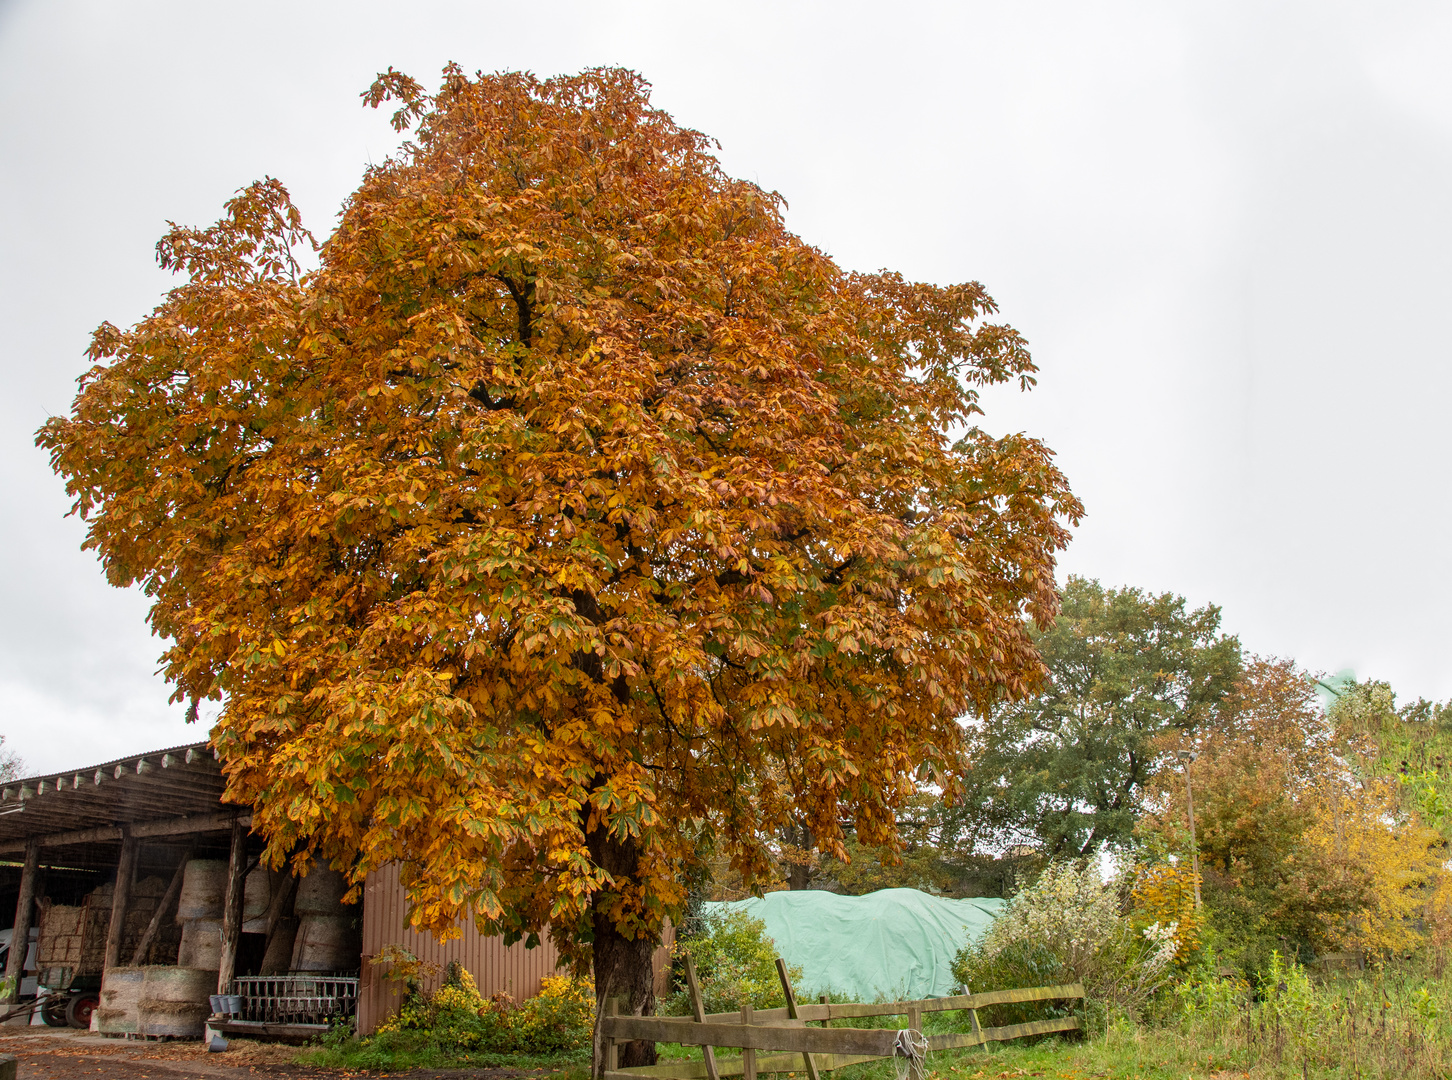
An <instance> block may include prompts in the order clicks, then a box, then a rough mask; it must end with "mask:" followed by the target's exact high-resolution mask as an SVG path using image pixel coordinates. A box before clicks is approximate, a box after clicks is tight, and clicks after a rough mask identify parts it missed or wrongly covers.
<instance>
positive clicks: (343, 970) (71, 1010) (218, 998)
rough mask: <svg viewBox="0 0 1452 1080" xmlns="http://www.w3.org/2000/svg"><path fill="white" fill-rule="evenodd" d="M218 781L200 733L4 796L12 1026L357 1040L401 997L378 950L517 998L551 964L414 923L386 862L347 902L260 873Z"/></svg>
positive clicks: (338, 884) (2, 893) (1, 853)
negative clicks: (343, 1030)
mask: <svg viewBox="0 0 1452 1080" xmlns="http://www.w3.org/2000/svg"><path fill="white" fill-rule="evenodd" d="M225 786H226V785H225V780H224V778H223V776H222V771H221V768H220V766H219V764H218V762H217V760H216V757H215V755H214V753H213V751H212V750H211V748H210V746H208V744H206V743H195V744H192V745H189V746H177V747H172V748H170V749H167V750H159V751H155V752H152V753H147V754H138V755H136V756H134V757H127V758H122V759H119V760H116V761H108V762H103V763H101V764H98V765H88V766H86V767H84V768H78V769H73V770H68V771H66V772H63V773H48V774H44V775H40V776H33V777H28V778H26V779H23V780H16V781H12V782H10V783H9V784H6V785H4V787H3V788H0V941H7V940H8V941H24V940H26V939H33V940H34V942H35V947H34V948H32V949H30V950H22V949H10V950H9V952H8V954H7V958H6V961H5V963H6V968H5V974H6V977H7V978H8V979H9V982H7V983H6V984H5V985H6V993H7V994H8V996H9V998H10V1004H9V1005H7V1006H6V1011H13V1010H16V1009H18V1010H19V1011H18V1012H16V1015H14V1016H13V1017H12V1018H11V1019H10V1020H9V1021H8V1022H9V1023H12V1024H13V1023H32V1022H33V1023H49V1024H54V1025H62V1024H67V1023H69V1024H70V1025H72V1026H85V1027H90V1028H91V1029H92V1030H95V1031H99V1032H101V1033H103V1034H109V1035H117V1036H132V1037H136V1036H153V1037H179V1038H200V1037H201V1036H202V1034H203V1032H204V1030H205V1029H206V1028H207V1027H209V1026H210V1027H211V1028H213V1029H215V1030H217V1031H219V1032H223V1033H230V1034H257V1035H264V1036H280V1037H299V1036H305V1035H309V1034H314V1033H317V1032H320V1031H323V1030H326V1028H327V1026H328V1025H329V1024H330V1023H332V1022H334V1021H336V1020H338V1019H341V1018H348V1017H352V1018H354V1019H355V1021H356V1023H357V1026H358V1029H359V1031H360V1032H363V1033H367V1032H369V1031H371V1030H373V1028H374V1027H376V1026H377V1024H378V1023H379V1022H381V1021H382V1020H383V1019H384V1018H386V1017H387V1015H389V1013H390V1012H391V1011H392V1009H393V1008H394V1007H396V1003H397V999H398V993H397V988H396V987H394V986H393V985H392V984H391V983H390V982H389V981H388V980H387V978H386V977H385V976H386V972H385V971H383V970H381V969H380V968H379V967H377V966H376V965H373V964H371V963H370V962H369V961H370V960H371V959H372V958H373V957H374V956H375V955H377V954H378V953H379V951H380V950H382V949H383V947H384V946H385V945H389V944H395V945H402V946H404V947H406V948H408V949H409V950H411V951H412V952H414V953H415V954H416V955H417V956H419V957H420V958H421V959H423V960H426V961H430V962H432V963H433V964H434V965H437V966H438V967H439V968H442V967H444V966H446V965H447V964H448V963H449V961H451V960H458V961H460V962H461V963H462V964H463V965H464V966H465V967H466V968H467V969H468V970H469V971H470V972H471V973H472V974H473V975H474V977H475V979H476V981H477V983H478V985H479V988H480V990H481V991H482V992H483V993H484V994H486V995H492V994H496V993H506V994H509V995H510V996H512V997H514V998H515V999H516V1000H520V999H523V998H526V997H530V996H532V995H533V994H535V993H536V992H538V989H539V985H540V980H541V979H542V978H543V977H545V976H547V975H550V974H553V973H554V971H555V969H556V967H557V965H558V960H559V958H558V954H557V953H556V952H555V950H554V948H553V947H552V946H551V945H550V944H549V943H548V941H545V942H542V943H540V944H539V945H537V946H536V947H535V948H532V949H530V948H526V947H525V944H524V943H523V942H520V943H517V944H515V945H512V946H509V947H506V946H505V945H504V944H503V942H502V941H501V940H500V939H499V938H497V937H484V936H482V935H480V934H479V933H478V932H477V930H475V928H474V927H473V925H472V924H466V925H463V926H461V927H460V935H459V936H458V937H455V938H453V939H451V940H449V941H447V942H442V943H441V942H439V941H437V940H436V939H435V938H433V937H432V936H431V935H429V934H427V933H422V932H418V931H414V930H412V929H411V928H409V927H408V923H407V904H406V901H405V897H404V893H403V889H402V887H401V885H400V884H399V878H398V873H397V868H396V867H388V868H385V869H384V870H383V871H381V872H379V873H375V874H371V875H370V876H369V877H368V879H367V880H366V882H365V883H364V888H363V890H362V898H361V900H360V901H359V902H357V903H351V904H350V903H344V894H345V893H346V891H347V884H346V881H345V879H344V878H343V876H342V875H341V874H339V873H337V872H336V871H333V870H329V869H327V868H323V867H314V869H313V870H312V871H311V872H309V873H308V874H307V875H306V876H305V877H303V878H301V879H298V878H295V877H294V876H293V875H292V874H291V873H290V872H289V871H288V870H285V869H284V870H281V871H276V870H272V869H270V868H268V867H266V866H263V865H261V863H260V856H261V853H262V848H263V841H262V838H261V837H259V836H255V835H253V834H252V832H251V829H250V826H251V818H250V815H249V814H248V812H247V809H246V808H245V807H237V806H232V805H229V804H227V803H225V802H224V801H223V792H224V789H225ZM5 930H8V934H6V933H4V932H3V931H5ZM658 958H659V959H660V960H661V961H663V960H664V950H662V951H661V953H660V954H658ZM22 968H23V970H22Z"/></svg>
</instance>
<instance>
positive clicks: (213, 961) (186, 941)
mask: <svg viewBox="0 0 1452 1080" xmlns="http://www.w3.org/2000/svg"><path fill="white" fill-rule="evenodd" d="M176 963H177V967H182V968H204V969H206V970H208V971H211V972H212V973H213V974H214V975H215V973H216V971H217V969H218V968H219V967H221V966H222V920H221V919H188V920H187V921H186V922H185V923H184V924H182V936H181V948H180V949H179V950H178V951H177V956H176Z"/></svg>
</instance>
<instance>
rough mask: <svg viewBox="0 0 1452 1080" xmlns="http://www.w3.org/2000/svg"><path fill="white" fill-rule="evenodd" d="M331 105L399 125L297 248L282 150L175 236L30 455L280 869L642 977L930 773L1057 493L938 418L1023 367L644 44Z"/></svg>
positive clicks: (1000, 683) (1043, 477)
mask: <svg viewBox="0 0 1452 1080" xmlns="http://www.w3.org/2000/svg"><path fill="white" fill-rule="evenodd" d="M365 99H366V100H367V102H368V103H371V104H373V105H378V104H380V103H382V102H383V101H386V100H393V101H396V102H397V103H398V107H399V111H398V113H397V114H396V115H395V117H394V122H395V126H396V127H398V128H399V129H401V130H407V129H411V136H410V139H411V141H409V142H407V143H405V144H404V146H403V148H402V149H401V150H400V152H399V153H398V154H396V155H395V156H394V157H392V158H391V159H389V160H387V161H385V162H384V163H382V164H379V165H377V166H374V167H371V168H369V169H368V171H367V172H366V174H365V176H364V178H363V181H362V183H361V185H360V186H359V188H358V189H357V191H355V192H354V193H353V194H352V195H351V196H350V197H349V198H348V200H347V202H346V204H345V205H344V207H343V210H342V212H341V215H340V218H339V221H338V225H337V228H336V231H335V232H334V233H333V234H332V236H331V237H329V238H328V239H327V241H326V242H325V243H323V244H322V245H321V246H320V247H319V248H318V249H317V256H316V258H317V264H316V269H313V270H310V271H308V272H306V273H304V272H303V271H302V269H301V268H300V263H299V259H298V258H296V257H295V253H298V252H299V251H301V253H302V255H303V256H309V243H310V236H309V234H308V233H306V232H305V231H304V229H303V226H302V223H301V220H300V217H299V214H298V212H297V210H296V209H295V208H294V207H293V206H292V205H291V203H290V202H289V200H288V197H287V193H286V191H285V190H284V188H283V187H282V185H281V184H279V183H277V182H276V181H273V180H267V181H263V182H259V183H257V184H254V185H252V186H251V187H249V188H247V189H245V190H244V191H242V192H241V193H239V195H238V196H237V197H236V198H235V199H233V200H232V201H231V202H230V203H228V205H227V209H226V214H225V216H224V217H223V218H222V219H221V220H220V221H219V222H218V223H217V224H216V225H215V226H213V227H210V228H205V229H190V228H183V227H175V226H174V227H173V228H172V229H171V231H170V232H168V233H167V235H166V236H165V238H164V239H163V240H162V241H161V243H160V245H159V248H158V250H159V256H160V260H161V263H162V265H163V266H165V267H168V268H170V269H172V270H175V271H178V272H179V273H180V274H181V275H182V280H181V282H180V283H179V284H178V286H177V287H176V288H175V289H174V290H172V291H171V292H170V293H168V294H167V296H166V297H165V299H164V300H163V302H162V303H161V305H160V306H159V307H158V308H157V309H156V310H155V311H154V312H153V313H152V314H151V315H150V316H148V317H147V318H145V319H143V320H142V321H141V322H139V323H138V324H137V325H135V326H134V327H132V328H131V329H129V330H120V329H117V328H115V327H113V326H110V325H103V326H102V327H101V328H100V329H99V330H98V331H97V332H96V334H95V337H94V343H93V345H92V349H91V355H92V357H93V359H94V367H92V369H91V370H90V371H89V372H88V373H87V374H86V375H85V376H84V377H83V379H82V380H81V389H80V392H79V395H78V397H77V398H76V401H75V404H74V407H73V409H72V412H71V413H70V415H69V416H65V417H57V418H55V419H53V420H52V421H50V422H49V423H48V424H47V425H46V426H45V427H44V428H43V429H42V431H41V433H40V435H39V442H40V443H41V445H43V446H44V447H46V448H48V449H49V451H50V453H51V456H52V460H53V463H54V467H55V469H56V470H57V471H58V472H59V473H60V474H62V475H63V476H64V477H65V478H66V482H67V486H68V490H69V491H70V492H71V493H72V495H73V496H74V499H75V509H76V511H77V512H79V513H80V514H81V515H82V516H83V517H85V518H86V520H87V522H88V526H89V533H88V541H87V543H88V545H89V546H90V547H92V548H94V549H95V550H96V551H98V552H99V553H100V556H101V558H102V559H103V560H104V564H105V567H106V570H107V573H108V575H109V577H110V580H111V581H112V582H113V583H115V584H117V585H130V584H133V583H138V582H139V583H140V584H141V585H142V587H143V588H144V589H145V590H146V592H147V594H148V595H149V596H150V598H151V601H152V607H151V615H150V618H151V623H152V626H153V627H154V629H155V631H156V632H157V633H158V634H160V635H162V636H163V637H164V638H166V639H169V647H168V648H167V650H166V652H165V654H164V657H163V661H164V664H165V671H166V674H167V677H168V678H169V679H170V680H171V681H172V683H173V684H174V685H175V688H176V694H177V695H178V699H179V700H189V701H192V702H196V701H199V700H203V699H213V700H218V701H220V702H221V714H220V718H219V719H218V721H217V723H216V726H215V727H214V728H213V730H212V739H213V741H214V744H215V746H216V747H217V749H218V751H219V752H220V754H221V757H222V760H223V762H224V764H225V769H226V775H227V778H228V795H229V797H230V798H232V799H234V800H237V801H240V802H242V803H247V804H250V805H251V806H253V807H254V818H253V820H254V827H255V828H256V829H257V830H259V831H261V832H262V833H263V834H265V835H266V837H267V838H268V841H269V844H270V847H269V851H270V853H271V855H272V856H273V857H274V858H282V857H285V856H287V855H288V854H289V853H294V852H302V853H303V854H302V855H299V856H295V857H298V858H302V859H304V860H306V859H307V858H309V857H312V858H320V859H324V860H328V861H330V862H332V863H333V864H334V865H337V866H340V867H342V868H344V869H346V870H347V871H348V872H349V873H350V874H351V875H352V876H353V880H355V881H358V880H361V878H362V876H363V875H364V874H366V873H367V872H368V871H370V870H372V869H375V868H377V867H379V866H382V865H384V864H386V863H388V862H391V861H397V862H399V863H400V864H401V865H402V868H403V881H404V882H405V884H406V886H407V889H408V892H409V897H410V899H411V902H412V904H413V917H414V919H415V920H416V922H417V923H418V924H419V925H422V926H424V927H428V928H431V929H434V930H436V931H439V932H442V933H447V932H448V931H449V929H450V928H451V927H453V926H454V925H455V924H456V921H457V920H458V919H460V918H461V917H467V916H470V915H472V917H475V918H477V920H478V921H479V924H480V925H481V927H482V928H483V929H485V930H486V931H490V932H501V933H505V934H531V933H534V932H541V931H543V930H544V929H545V928H548V929H549V931H550V932H551V933H552V934H553V936H554V939H555V940H556V941H557V942H558V943H559V944H560V945H561V946H562V947H563V948H564V949H565V950H566V951H567V952H568V953H570V954H571V955H573V956H575V957H576V958H577V959H579V960H580V961H581V962H584V961H585V960H587V959H589V958H591V957H593V963H594V971H595V976H596V986H597V990H598V992H599V993H600V994H602V995H603V994H606V993H610V994H625V995H628V996H629V998H630V1002H631V1007H632V1008H633V1009H634V1010H635V1011H637V1012H639V1011H642V1010H645V1009H649V1008H650V1005H651V1002H650V978H649V958H650V953H651V950H652V947H653V945H654V944H655V943H656V941H657V940H658V934H659V931H660V927H661V923H662V919H663V918H665V917H666V916H667V915H668V914H669V913H670V912H672V911H674V910H677V909H678V908H679V906H680V905H681V904H682V901H683V899H684V896H683V888H682V885H681V882H682V880H683V873H684V871H685V870H686V869H688V868H689V867H690V866H691V865H692V864H693V863H695V862H696V861H697V860H699V859H700V858H702V855H703V853H704V852H706V851H710V850H715V851H716V852H718V853H723V852H724V853H725V854H727V855H728V856H729V858H730V859H731V860H732V863H733V865H734V866H735V867H736V868H737V869H738V870H739V871H741V872H742V873H743V874H745V875H746V876H747V877H748V879H749V878H751V877H752V876H753V875H763V874H767V873H770V872H771V868H772V862H773V859H772V855H773V851H772V846H773V844H774V838H775V837H777V836H779V835H780V834H781V833H782V831H783V830H784V829H786V828H789V827H797V828H804V829H807V830H809V831H810V834H811V836H812V837H813V838H814V844H815V845H816V846H817V847H819V848H820V849H822V850H825V851H828V852H835V853H838V854H840V853H841V851H842V838H843V830H844V825H845V826H847V827H850V828H851V829H852V830H853V832H854V834H855V836H856V838H857V839H858V840H859V841H861V842H863V843H869V844H879V845H883V844H892V843H893V842H894V839H895V837H894V829H895V825H894V821H895V811H896V809H897V808H898V806H899V804H900V803H901V802H902V801H903V800H904V799H905V798H906V797H908V796H910V795H911V794H912V793H913V791H914V785H913V783H912V778H913V777H914V775H915V774H916V773H918V772H919V770H927V771H929V772H931V773H932V774H933V775H934V776H936V777H938V778H939V780H940V782H941V783H942V784H943V785H944V786H945V787H946V788H947V790H949V791H950V792H951V791H954V790H956V786H957V783H958V773H959V771H960V769H961V767H962V757H961V752H962V744H963V736H962V731H961V729H960V727H959V724H958V718H959V717H961V716H963V715H964V714H965V713H966V712H968V711H970V710H977V711H980V712H984V711H987V710H990V709H991V708H993V707H994V706H995V705H996V704H997V703H998V702H1000V701H1002V700H1004V699H1010V698H1017V697H1021V696H1023V695H1024V694H1025V693H1027V692H1029V691H1031V690H1032V689H1033V688H1034V686H1035V685H1036V683H1037V681H1038V679H1039V677H1040V673H1041V670H1042V669H1041V666H1040V663H1039V659H1038V655H1037V653H1036V651H1035V649H1034V645H1033V642H1032V640H1031V639H1030V637H1029V634H1028V631H1027V629H1026V626H1025V618H1031V619H1033V620H1037V621H1038V622H1040V623H1044V624H1047V623H1048V622H1050V621H1051V620H1052V619H1053V617H1054V615H1055V612H1056V611H1057V607H1058V598H1057V595H1056V591H1055V587H1054V575H1053V570H1054V557H1055V552H1056V551H1057V550H1058V549H1060V548H1061V547H1062V546H1063V544H1064V543H1065V542H1066V540H1067V532H1066V529H1067V527H1068V525H1069V524H1071V523H1072V522H1074V521H1075V520H1076V519H1077V518H1078V516H1079V514H1080V512H1081V511H1080V506H1079V504H1078V502H1077V501H1076V500H1075V499H1074V497H1073V496H1072V494H1071V493H1070V490H1069V488H1068V486H1067V485H1066V482H1065V480H1064V478H1063V476H1062V475H1061V474H1060V473H1059V472H1058V471H1057V470H1056V469H1055V467H1054V465H1053V464H1052V461H1051V455H1050V453H1049V451H1048V450H1047V449H1046V448H1045V447H1044V446H1043V445H1042V444H1040V443H1039V442H1037V441H1035V440H1034V439H1031V438H1028V437H1024V436H1010V437H1006V438H992V437H990V436H988V435H987V434H985V433H983V432H982V431H980V430H978V429H977V428H976V427H973V426H971V424H972V418H973V416H974V414H975V413H976V412H978V405H977V398H978V388H979V387H981V386H983V385H985V384H989V383H998V382H1004V381H1014V380H1017V381H1020V382H1021V383H1023V384H1024V385H1025V386H1026V385H1027V384H1028V383H1029V382H1030V381H1031V376H1032V373H1033V371H1034V368H1033V365H1032V363H1031V361H1030V358H1029V354H1028V352H1027V350H1026V348H1025V344H1024V342H1023V340H1022V339H1021V338H1020V336H1019V335H1018V334H1017V333H1015V332H1014V331H1013V330H1012V329H1010V328H1008V327H1006V326H1003V325H998V324H995V323H994V322H992V321H991V316H992V313H993V312H994V310H995V309H994V305H993V302H992V300H991V299H990V298H989V296H988V295H987V294H986V293H985V291H984V290H983V288H982V287H981V286H979V285H977V284H972V283H971V284H966V285H951V286H946V287H939V286H934V285H926V284H917V283H913V282H910V281H906V280H904V279H903V278H902V277H901V276H899V275H898V274H895V273H890V272H882V273H876V274H860V273H853V272H848V271H845V270H843V269H841V268H840V267H838V266H837V265H835V264H834V263H833V262H832V260H831V259H829V258H828V257H826V256H825V255H824V254H823V253H822V252H820V251H818V250H817V249H815V248H813V247H811V246H810V245H808V244H806V243H804V242H803V241H802V240H800V239H799V238H798V237H796V236H794V235H793V234H792V233H790V232H789V231H788V230H787V229H786V228H785V226H784V224H783V221H782V214H781V209H782V203H781V199H780V198H779V197H778V196H777V195H775V194H773V193H770V192H766V191H763V190H761V189H760V188H758V187H756V186H754V185H752V184H750V183H746V182H743V181H739V180H735V179H733V178H731V177H730V176H728V175H726V174H725V173H724V172H723V171H722V170H721V168H720V166H719V164H718V163H717V161H716V159H715V158H714V157H713V155H712V153H711V149H712V146H713V144H712V143H711V141H710V140H709V139H707V138H706V137H705V136H703V135H701V134H700V133H698V132H695V131H690V130H687V129H684V128H681V127H678V126H677V125H676V124H675V123H674V122H672V120H671V118H670V117H669V116H667V115H665V114H664V113H662V112H660V111H659V110H657V109H654V108H652V107H651V105H650V101H649V96H648V92H647V84H646V83H645V82H644V80H642V79H641V78H640V77H639V76H638V75H635V74H633V73H631V72H628V71H622V70H594V71H588V72H585V73H583V74H581V75H579V76H573V77H564V78H557V79H551V80H548V81H540V80H537V79H535V78H533V77H531V76H529V75H524V74H499V75H478V76H474V77H470V76H467V75H466V74H465V73H464V72H462V71H461V70H459V69H458V68H456V67H450V68H448V69H446V71H445V73H444V78H443V82H442V86H441V88H440V89H439V90H438V92H437V93H435V94H428V93H426V92H425V91H424V89H423V88H422V87H421V86H420V85H419V84H417V83H415V82H414V81H412V80H411V79H409V78H407V77H405V76H403V75H401V74H398V73H395V72H392V71H390V72H389V73H387V74H386V75H383V76H380V78H379V80H378V82H377V83H376V84H375V85H374V86H373V88H372V89H371V90H370V91H369V92H368V93H367V94H366V95H365ZM309 257H310V256H309ZM955 437H956V441H955ZM645 1053H646V1052H645V1051H642V1052H641V1055H640V1056H643V1055H644V1054H645Z"/></svg>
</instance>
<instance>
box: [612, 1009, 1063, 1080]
mask: <svg viewBox="0 0 1452 1080" xmlns="http://www.w3.org/2000/svg"><path fill="white" fill-rule="evenodd" d="M758 1015H760V1014H758ZM1078 1029H1079V1021H1078V1020H1077V1019H1075V1018H1074V1017H1072V1016H1066V1017H1062V1018H1060V1019H1058V1020H1036V1021H1033V1022H1032V1023H1028V1024H1010V1025H1008V1026H1006V1027H996V1028H983V1029H981V1031H979V1032H974V1033H965V1034H947V1035H932V1036H930V1037H929V1038H928V1049H929V1050H930V1051H938V1050H954V1049H962V1048H964V1047H970V1046H979V1045H981V1044H983V1043H986V1042H1004V1041H1006V1040H1008V1039H1021V1038H1023V1037H1024V1036H1026V1035H1049V1034H1052V1033H1054V1032H1058V1031H1077V1030H1078ZM892 1034H894V1035H895V1034H896V1033H895V1032H893V1033H892ZM661 1041H665V1040H661ZM882 1057H883V1055H880V1054H814V1055H813V1060H814V1061H816V1063H817V1068H818V1069H819V1070H822V1071H826V1070H830V1069H840V1068H842V1067H843V1066H846V1065H857V1064H860V1063H862V1062H864V1061H881V1060H882ZM801 1065H802V1058H801V1055H800V1054H770V1055H767V1056H765V1057H758V1058H757V1059H756V1071H757V1073H758V1074H761V1073H787V1072H800V1071H801ZM745 1066H746V1063H745V1055H744V1054H743V1055H742V1057H735V1056H731V1057H721V1058H717V1059H716V1070H717V1073H718V1074H719V1075H720V1076H742V1075H744V1073H745ZM602 1080H708V1078H707V1075H706V1063H705V1062H704V1061H671V1062H666V1063H665V1064H662V1065H643V1066H641V1067H639V1068H635V1069H620V1070H615V1071H607V1072H606V1073H605V1075H604V1077H603V1078H602Z"/></svg>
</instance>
